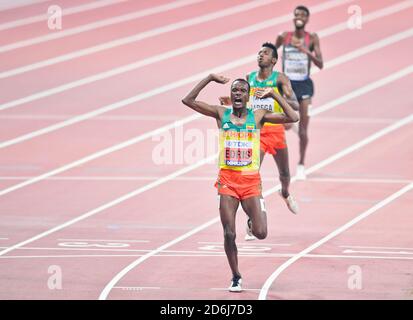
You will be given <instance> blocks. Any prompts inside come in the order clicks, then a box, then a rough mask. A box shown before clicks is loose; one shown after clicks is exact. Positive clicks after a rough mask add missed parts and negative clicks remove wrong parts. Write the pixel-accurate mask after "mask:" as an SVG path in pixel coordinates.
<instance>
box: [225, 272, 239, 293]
mask: <svg viewBox="0 0 413 320" xmlns="http://www.w3.org/2000/svg"><path fill="white" fill-rule="evenodd" d="M241 285H242V278H241V277H239V276H235V277H233V278H232V279H231V285H230V286H229V288H228V290H229V291H230V292H241V291H242V287H241Z"/></svg>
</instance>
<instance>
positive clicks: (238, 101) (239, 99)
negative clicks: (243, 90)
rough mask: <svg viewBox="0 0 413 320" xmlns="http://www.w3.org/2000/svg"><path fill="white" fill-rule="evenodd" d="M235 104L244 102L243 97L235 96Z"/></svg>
mask: <svg viewBox="0 0 413 320" xmlns="http://www.w3.org/2000/svg"><path fill="white" fill-rule="evenodd" d="M234 104H242V99H241V98H235V99H234Z"/></svg>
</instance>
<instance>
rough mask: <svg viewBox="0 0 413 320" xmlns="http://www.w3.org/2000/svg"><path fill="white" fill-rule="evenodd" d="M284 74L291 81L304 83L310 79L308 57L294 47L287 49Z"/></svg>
mask: <svg viewBox="0 0 413 320" xmlns="http://www.w3.org/2000/svg"><path fill="white" fill-rule="evenodd" d="M284 54H285V59H284V73H285V74H286V75H287V77H288V78H289V79H290V80H293V81H303V80H306V79H307V78H308V71H309V70H308V64H309V63H308V56H307V54H306V53H304V52H301V51H299V50H298V49H297V48H294V47H286V48H285V52H284Z"/></svg>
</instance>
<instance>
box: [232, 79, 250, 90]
mask: <svg viewBox="0 0 413 320" xmlns="http://www.w3.org/2000/svg"><path fill="white" fill-rule="evenodd" d="M235 82H245V83H246V84H247V86H248V93H249V92H250V89H251V86H250V83H249V82H248V81H247V80H245V79H242V78H238V79H235V80H234V81H232V84H231V87H232V86H233V85H234V83H235Z"/></svg>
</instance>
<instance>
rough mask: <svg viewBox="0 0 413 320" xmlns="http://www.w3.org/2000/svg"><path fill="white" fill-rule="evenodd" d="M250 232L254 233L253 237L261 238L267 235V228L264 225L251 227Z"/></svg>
mask: <svg viewBox="0 0 413 320" xmlns="http://www.w3.org/2000/svg"><path fill="white" fill-rule="evenodd" d="M252 233H253V234H254V236H255V237H257V238H258V239H260V240H262V239H265V238H266V237H267V228H266V227H258V228H253V230H252Z"/></svg>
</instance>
